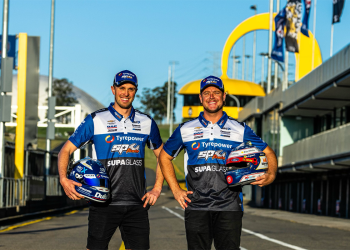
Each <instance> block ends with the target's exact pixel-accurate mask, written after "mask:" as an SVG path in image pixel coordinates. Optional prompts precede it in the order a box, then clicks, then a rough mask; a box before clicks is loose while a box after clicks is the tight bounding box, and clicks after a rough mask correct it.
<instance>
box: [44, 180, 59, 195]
mask: <svg viewBox="0 0 350 250" xmlns="http://www.w3.org/2000/svg"><path fill="white" fill-rule="evenodd" d="M46 195H47V196H62V187H61V184H60V177H59V176H58V175H48V176H46Z"/></svg>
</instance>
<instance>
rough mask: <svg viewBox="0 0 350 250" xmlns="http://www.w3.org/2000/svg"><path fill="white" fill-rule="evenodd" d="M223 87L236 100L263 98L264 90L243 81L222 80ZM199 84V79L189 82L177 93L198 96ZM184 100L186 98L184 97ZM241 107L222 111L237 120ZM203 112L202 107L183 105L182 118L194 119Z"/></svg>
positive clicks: (229, 107)
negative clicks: (244, 97) (236, 98)
mask: <svg viewBox="0 0 350 250" xmlns="http://www.w3.org/2000/svg"><path fill="white" fill-rule="evenodd" d="M222 81H223V83H224V86H225V92H226V93H227V94H228V95H234V96H236V97H238V98H240V97H241V96H246V97H249V98H251V97H254V96H265V91H264V89H263V88H262V87H261V86H260V85H258V84H255V83H253V82H249V81H243V80H237V79H229V78H226V79H222ZM200 83H201V79H199V80H195V81H192V82H189V83H187V84H185V85H184V86H183V87H182V88H181V89H180V91H179V92H178V93H179V94H180V95H184V96H186V95H187V96H188V95H192V96H198V94H199V90H200ZM184 98H186V97H184ZM242 109H243V108H242V105H241V106H240V107H237V106H224V111H225V112H226V113H227V114H228V115H229V116H231V117H233V118H236V119H237V118H238V113H239V111H241V110H242ZM201 111H203V106H202V105H199V104H197V105H195V104H194V103H192V104H191V105H188V104H185V105H184V106H183V107H182V117H183V118H194V117H197V116H198V115H199V113H200V112H201Z"/></svg>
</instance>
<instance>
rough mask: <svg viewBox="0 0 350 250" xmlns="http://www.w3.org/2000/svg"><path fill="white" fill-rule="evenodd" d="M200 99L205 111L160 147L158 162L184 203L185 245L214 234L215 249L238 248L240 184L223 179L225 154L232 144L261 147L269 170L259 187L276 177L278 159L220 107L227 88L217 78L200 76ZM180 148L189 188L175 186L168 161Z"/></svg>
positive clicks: (195, 245)
mask: <svg viewBox="0 0 350 250" xmlns="http://www.w3.org/2000/svg"><path fill="white" fill-rule="evenodd" d="M199 99H200V101H201V103H202V105H203V108H204V111H203V112H201V113H200V115H199V116H198V117H197V118H195V119H192V120H190V121H187V122H184V123H182V124H180V125H179V126H178V127H177V128H176V130H175V131H174V133H173V134H172V136H171V137H170V138H169V140H168V141H167V142H166V143H165V144H164V147H163V150H162V151H161V153H160V156H159V162H160V166H161V169H162V172H163V175H164V177H165V179H166V181H167V182H168V184H169V187H170V188H171V191H172V192H173V195H174V197H175V199H176V200H177V201H178V202H179V204H180V205H181V207H182V208H183V209H185V227H186V238H187V246H188V249H191V250H192V249H211V244H212V241H213V240H214V246H215V248H216V249H225V250H230V249H232V250H239V249H240V237H241V230H242V217H243V194H242V188H241V187H240V186H238V187H237V186H236V187H232V188H231V187H228V185H227V182H226V180H225V174H224V173H225V171H226V166H225V162H226V158H227V156H228V154H229V153H230V151H231V150H232V149H235V148H236V147H237V146H239V145H240V144H242V143H247V142H251V144H252V146H254V147H256V148H258V149H259V150H261V151H263V152H264V153H265V155H266V157H267V160H268V169H267V172H266V173H265V174H264V175H262V176H260V177H257V178H256V181H255V182H253V183H252V184H253V185H259V186H260V187H262V186H266V185H269V184H271V183H272V182H273V181H274V179H275V178H276V172H277V159H276V156H275V153H274V151H273V150H272V149H271V148H270V147H269V146H268V145H267V144H266V143H265V142H264V141H263V140H262V139H261V138H260V137H258V136H257V135H256V134H255V133H254V132H253V130H252V129H251V128H250V127H249V126H247V125H246V124H245V123H240V122H238V121H237V120H235V119H233V118H231V117H229V116H228V115H227V114H226V113H225V112H224V111H223V106H224V103H225V99H226V93H225V91H224V85H223V82H222V80H221V79H220V78H218V77H215V76H208V77H206V78H204V79H203V80H202V81H201V83H200V94H199ZM182 149H184V150H185V159H187V164H185V175H186V185H187V189H188V191H184V190H183V189H181V188H180V187H179V184H178V182H177V180H176V177H175V172H174V167H173V165H172V163H171V161H172V160H173V159H174V157H176V156H177V155H178V154H179V152H180V151H181V150H182ZM186 165H187V166H186Z"/></svg>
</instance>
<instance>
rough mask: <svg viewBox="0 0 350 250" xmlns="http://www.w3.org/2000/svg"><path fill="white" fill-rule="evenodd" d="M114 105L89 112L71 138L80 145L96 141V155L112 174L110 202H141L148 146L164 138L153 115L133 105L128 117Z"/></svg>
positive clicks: (158, 143) (151, 146) (157, 145)
mask: <svg viewBox="0 0 350 250" xmlns="http://www.w3.org/2000/svg"><path fill="white" fill-rule="evenodd" d="M113 105H114V103H111V104H110V106H109V107H108V108H105V109H101V110H98V111H96V112H93V113H91V114H90V115H88V116H87V117H86V118H85V119H84V121H83V122H82V123H81V124H80V126H79V127H78V128H77V129H76V131H75V132H74V134H73V135H72V136H71V137H70V138H69V140H70V141H71V142H72V143H73V144H74V145H75V146H76V147H78V148H79V147H80V146H82V145H84V144H85V143H88V142H92V143H93V151H94V152H93V158H97V159H98V160H99V161H101V162H102V163H103V164H104V165H105V167H106V168H107V171H108V174H109V177H110V182H111V183H110V185H111V188H110V190H111V195H112V201H111V205H139V204H142V200H141V198H142V196H143V195H144V194H145V193H146V175H145V165H144V156H145V146H146V145H147V146H148V147H149V148H150V149H153V150H154V149H157V148H159V147H160V146H161V145H162V140H161V137H160V134H159V129H158V127H157V124H156V123H155V121H154V120H153V119H152V118H151V117H150V116H148V115H146V114H144V113H141V112H140V111H138V110H135V109H134V108H132V109H131V113H130V116H129V117H128V118H126V119H125V118H124V117H123V116H122V115H121V114H119V113H118V112H117V111H116V110H115V109H114V108H113Z"/></svg>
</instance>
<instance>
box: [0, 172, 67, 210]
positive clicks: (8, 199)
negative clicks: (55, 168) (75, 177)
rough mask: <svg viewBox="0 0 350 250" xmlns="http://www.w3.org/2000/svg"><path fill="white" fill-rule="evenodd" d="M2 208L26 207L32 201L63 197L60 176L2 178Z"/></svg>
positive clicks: (0, 181) (0, 179)
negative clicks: (47, 197)
mask: <svg viewBox="0 0 350 250" xmlns="http://www.w3.org/2000/svg"><path fill="white" fill-rule="evenodd" d="M0 192H2V194H3V200H2V201H1V200H0V208H11V207H17V206H25V205H26V202H27V201H30V200H43V199H45V196H62V195H63V192H62V187H61V184H60V181H59V176H58V175H53V176H52V175H51V176H50V175H49V176H46V178H45V177H44V176H25V177H24V178H23V179H15V178H8V177H3V178H0Z"/></svg>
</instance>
